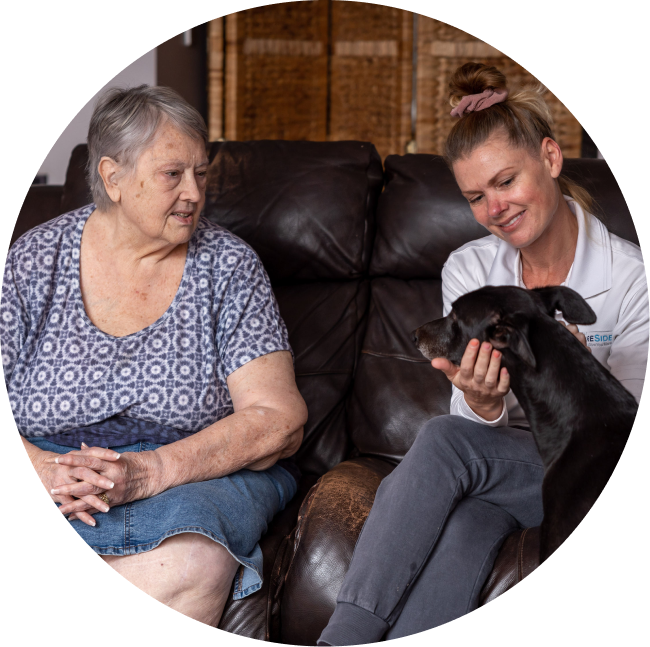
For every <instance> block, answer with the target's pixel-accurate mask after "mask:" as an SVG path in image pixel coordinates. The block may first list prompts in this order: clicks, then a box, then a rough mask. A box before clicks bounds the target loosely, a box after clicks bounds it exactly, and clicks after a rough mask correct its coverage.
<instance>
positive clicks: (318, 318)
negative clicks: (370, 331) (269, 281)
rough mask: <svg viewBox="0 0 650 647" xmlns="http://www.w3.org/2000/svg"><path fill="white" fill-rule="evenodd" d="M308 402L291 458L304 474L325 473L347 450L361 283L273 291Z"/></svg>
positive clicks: (364, 295)
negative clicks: (297, 445) (299, 440)
mask: <svg viewBox="0 0 650 647" xmlns="http://www.w3.org/2000/svg"><path fill="white" fill-rule="evenodd" d="M274 290H275V294H276V297H277V299H278V304H279V306H280V314H281V315H282V318H283V319H284V321H285V323H286V325H287V329H288V331H289V342H290V343H291V348H292V349H293V352H294V356H295V368H296V382H297V384H298V388H299V389H300V392H301V394H302V396H303V398H304V399H305V402H306V403H307V407H308V410H309V418H308V420H307V424H306V425H305V437H304V440H303V443H302V445H301V447H300V449H299V450H298V453H297V455H296V463H297V464H298V466H299V467H300V469H301V470H303V471H304V472H311V473H315V474H318V475H321V474H324V473H325V472H326V471H327V470H328V469H331V468H332V467H334V466H335V465H337V464H338V463H340V462H341V461H342V460H343V459H344V458H345V457H346V456H347V454H348V453H349V451H350V440H349V438H348V434H347V431H346V413H345V400H346V398H347V396H348V394H349V392H350V389H351V387H352V377H353V373H354V369H355V366H356V362H357V358H358V356H359V352H360V349H361V341H362V335H363V332H364V325H365V321H366V310H367V308H368V292H369V286H368V281H367V280H366V279H357V280H355V281H324V282H317V283H307V284H298V285H279V286H276V287H275V288H274Z"/></svg>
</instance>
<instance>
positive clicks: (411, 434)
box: [348, 277, 451, 461]
mask: <svg viewBox="0 0 650 647" xmlns="http://www.w3.org/2000/svg"><path fill="white" fill-rule="evenodd" d="M441 289H442V283H441V282H440V281H435V280H429V281H401V280H399V279H393V278H389V277H385V278H380V279H374V280H373V281H372V286H371V297H370V309H369V313H368V324H367V329H366V335H365V338H364V341H363V347H362V351H361V357H360V359H359V366H358V368H357V372H356V377H355V380H354V388H353V391H352V396H351V399H350V404H349V413H348V426H349V429H350V434H351V437H352V441H353V443H354V445H355V446H356V447H357V449H358V450H359V452H360V453H362V454H372V455H375V456H381V457H384V458H387V459H389V460H393V461H398V460H401V459H402V458H403V456H404V454H405V453H406V452H407V451H408V449H409V448H410V447H411V445H412V443H413V441H414V440H415V437H416V435H417V433H418V431H419V430H420V427H422V425H423V424H424V423H425V422H426V421H427V420H429V419H431V418H433V417H434V416H438V415H442V414H446V413H449V401H450V398H451V385H450V383H449V380H447V378H446V377H445V376H444V374H443V373H441V372H440V371H436V370H434V369H433V368H432V367H431V364H430V363H429V361H428V360H426V359H425V358H424V357H422V355H421V354H420V352H419V351H418V350H417V348H416V347H415V344H414V342H413V340H412V337H411V334H412V332H413V330H415V329H416V328H417V327H418V326H421V325H422V324H424V323H426V322H427V321H430V320H432V319H436V318H438V317H441V316H442V293H441Z"/></svg>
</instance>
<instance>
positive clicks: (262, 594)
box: [219, 474, 317, 641]
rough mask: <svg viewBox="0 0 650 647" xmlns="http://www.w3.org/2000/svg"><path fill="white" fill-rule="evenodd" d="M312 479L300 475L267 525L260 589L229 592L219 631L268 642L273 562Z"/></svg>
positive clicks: (292, 525)
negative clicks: (288, 497)
mask: <svg viewBox="0 0 650 647" xmlns="http://www.w3.org/2000/svg"><path fill="white" fill-rule="evenodd" d="M316 478H317V477H316V476H314V475H311V474H303V477H302V479H301V480H300V484H299V486H298V492H297V493H296V495H295V496H294V497H293V499H292V500H291V501H290V502H289V504H288V505H287V507H286V508H285V509H284V510H282V512H280V513H278V514H277V515H276V517H275V519H273V521H272V522H271V524H270V525H269V529H268V531H267V532H266V533H265V535H264V536H263V537H262V539H261V540H260V548H261V549H262V555H263V556H264V565H263V573H262V575H263V578H264V581H263V583H262V588H261V589H260V590H259V591H256V592H255V593H252V594H251V595H249V596H248V597H245V598H243V599H241V600H233V599H232V591H231V595H230V597H229V598H228V601H227V602H226V606H225V608H224V611H223V614H222V616H221V620H220V622H219V629H223V630H224V631H228V632H230V633H233V634H237V635H239V636H246V637H247V638H255V639H256V640H264V641H269V640H272V638H271V636H270V623H271V612H272V603H273V599H274V597H273V591H274V583H273V572H274V570H275V563H276V562H277V561H279V560H280V561H281V558H282V551H283V550H284V548H283V547H284V544H283V542H284V541H285V539H286V538H287V536H289V535H290V534H291V531H292V529H293V528H294V527H295V525H296V519H297V516H298V510H299V509H300V506H301V503H302V502H303V500H304V499H305V497H306V496H307V494H308V493H309V491H310V489H311V487H312V486H313V485H314V483H315V482H316ZM233 586H234V584H233Z"/></svg>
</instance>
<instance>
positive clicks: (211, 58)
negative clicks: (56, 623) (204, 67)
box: [208, 18, 225, 142]
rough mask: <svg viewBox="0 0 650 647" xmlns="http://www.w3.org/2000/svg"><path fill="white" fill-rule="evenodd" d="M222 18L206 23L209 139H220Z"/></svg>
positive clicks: (222, 93)
mask: <svg viewBox="0 0 650 647" xmlns="http://www.w3.org/2000/svg"><path fill="white" fill-rule="evenodd" d="M223 30H224V19H223V18H217V19H216V20H211V21H210V22H209V23H208V133H209V136H210V141H212V142H214V141H217V140H218V139H221V138H222V137H223V135H224V128H223V101H224V45H225V43H224V38H223V36H224V31H223Z"/></svg>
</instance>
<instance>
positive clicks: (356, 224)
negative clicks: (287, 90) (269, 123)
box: [205, 141, 383, 282]
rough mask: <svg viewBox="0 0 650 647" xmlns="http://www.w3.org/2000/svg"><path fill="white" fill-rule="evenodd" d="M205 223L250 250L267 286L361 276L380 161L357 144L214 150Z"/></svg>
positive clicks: (240, 145)
mask: <svg viewBox="0 0 650 647" xmlns="http://www.w3.org/2000/svg"><path fill="white" fill-rule="evenodd" d="M210 160H211V162H210V169H209V176H208V188H207V200H206V206H205V215H206V216H207V217H208V218H209V219H210V220H212V221H213V222H216V223H217V224H219V225H222V226H223V227H225V228H226V229H229V230H230V231H232V232H233V233H235V234H237V235H238V236H240V237H241V238H243V239H244V240H245V241H246V242H247V243H249V244H250V245H251V246H252V247H253V248H254V249H255V251H256V252H257V253H258V254H259V256H260V258H261V259H262V263H263V264H264V267H265V268H266V270H267V272H268V273H269V276H270V277H271V280H272V281H274V282H278V281H291V280H315V279H349V278H354V277H359V276H361V275H363V274H364V273H365V272H367V268H368V262H369V257H370V248H371V244H372V239H373V235H374V213H375V207H376V202H377V197H378V195H379V192H380V191H381V187H382V182H383V174H382V167H381V160H380V158H379V155H378V154H377V151H376V150H375V147H374V146H373V145H372V144H368V143H363V142H289V141H255V142H216V143H214V144H213V145H212V149H211V152H210Z"/></svg>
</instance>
